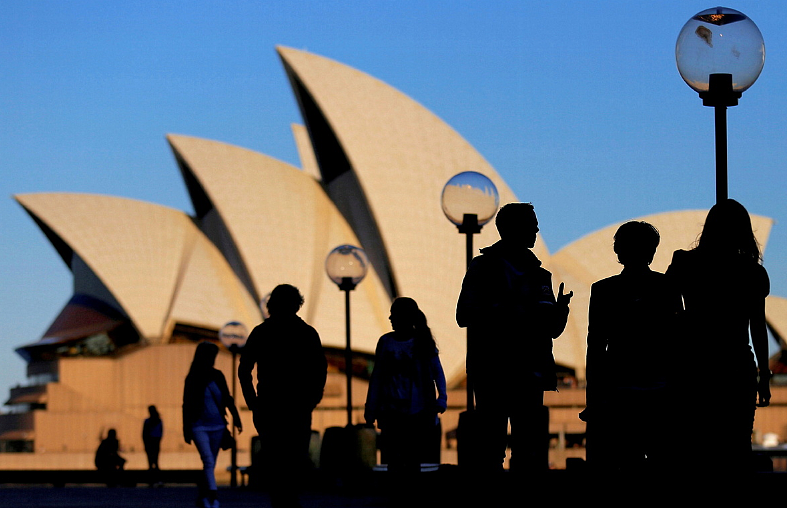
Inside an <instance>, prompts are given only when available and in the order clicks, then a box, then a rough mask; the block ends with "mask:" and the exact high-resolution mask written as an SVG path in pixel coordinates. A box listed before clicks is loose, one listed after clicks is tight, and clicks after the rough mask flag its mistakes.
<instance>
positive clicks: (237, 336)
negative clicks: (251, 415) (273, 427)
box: [219, 321, 248, 488]
mask: <svg viewBox="0 0 787 508" xmlns="http://www.w3.org/2000/svg"><path fill="white" fill-rule="evenodd" d="M247 338H248V333H247V330H246V327H245V326H244V325H243V323H240V322H238V321H230V322H229V323H227V324H225V325H224V326H222V327H221V329H220V330H219V340H221V342H222V344H224V345H225V346H226V347H227V349H228V350H229V351H230V353H231V354H232V398H233V400H237V397H236V393H235V392H236V385H237V376H238V367H237V357H238V353H239V352H240V351H241V349H242V348H243V346H244V345H245V344H246V339H247ZM235 423H236V422H234V421H233V422H232V425H230V427H232V440H233V441H234V442H235V444H234V445H233V447H232V450H230V461H231V462H230V464H231V465H230V487H232V488H235V487H237V486H238V475H237V471H238V445H237V439H236V429H235Z"/></svg>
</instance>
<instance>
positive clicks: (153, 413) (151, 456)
mask: <svg viewBox="0 0 787 508" xmlns="http://www.w3.org/2000/svg"><path fill="white" fill-rule="evenodd" d="M148 415H149V416H148V417H147V418H145V422H144V423H143V424H142V444H143V445H144V446H145V455H147V458H148V470H149V471H150V472H151V473H152V474H153V476H152V477H151V479H150V482H151V484H152V483H154V482H155V481H156V479H157V472H158V470H159V467H158V456H159V452H160V451H161V438H162V436H163V435H164V422H162V421H161V416H160V415H159V413H158V410H157V409H156V406H148Z"/></svg>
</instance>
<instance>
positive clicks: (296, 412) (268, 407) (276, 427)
mask: <svg viewBox="0 0 787 508" xmlns="http://www.w3.org/2000/svg"><path fill="white" fill-rule="evenodd" d="M302 305H303V296H302V295H301V293H300V291H299V290H298V288H296V287H294V286H291V285H289V284H281V285H278V286H276V287H275V288H274V289H273V291H271V295H270V298H269V299H268V313H269V315H270V317H269V318H267V319H266V320H265V321H263V322H262V323H260V324H259V325H257V326H256V327H254V329H253V330H252V331H251V333H250V334H249V338H248V340H247V341H246V345H245V346H244V347H243V351H242V353H241V358H240V363H239V365H238V379H239V380H240V385H241V389H242V391H243V397H244V398H245V399H246V405H247V406H248V407H249V409H250V410H251V411H252V412H253V416H254V426H255V427H256V428H257V432H258V433H259V436H260V444H261V446H262V449H261V452H260V457H261V458H262V460H263V477H264V478H265V479H266V481H267V483H268V487H269V491H270V495H271V501H272V504H273V506H274V507H279V506H285V507H294V506H300V501H299V492H298V491H299V484H298V480H299V479H300V478H302V475H303V473H304V472H306V471H307V468H308V465H309V441H310V439H311V423H312V411H313V410H314V408H315V407H317V404H318V403H319V402H320V400H322V395H323V390H324V388H325V381H326V378H327V375H328V362H327V360H326V358H325V353H324V352H323V349H322V343H321V342H320V336H319V334H318V333H317V330H315V329H314V328H312V327H311V326H310V325H308V324H306V322H305V321H303V320H302V319H301V318H300V317H299V316H298V315H297V313H298V311H299V310H300V308H301V306H302ZM293 362H294V363H293ZM255 365H256V367H257V385H256V387H255V385H254V380H253V377H252V371H253V369H254V367H255Z"/></svg>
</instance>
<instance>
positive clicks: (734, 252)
mask: <svg viewBox="0 0 787 508" xmlns="http://www.w3.org/2000/svg"><path fill="white" fill-rule="evenodd" d="M695 249H696V250H698V251H700V252H702V253H703V254H707V255H716V256H723V257H726V256H743V257H744V258H747V259H751V260H753V261H756V262H758V263H760V262H762V253H761V251H760V245H759V243H758V242H757V238H755V236H754V231H753V228H752V225H751V217H750V216H749V212H748V211H746V208H745V207H744V206H743V205H742V204H740V203H739V202H737V201H735V200H734V199H726V200H724V201H721V202H720V203H717V204H715V205H713V207H711V209H710V211H709V212H708V217H707V218H706V219H705V225H704V226H703V228H702V233H701V234H700V238H699V240H698V241H697V246H696V247H695Z"/></svg>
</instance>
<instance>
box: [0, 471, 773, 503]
mask: <svg viewBox="0 0 787 508" xmlns="http://www.w3.org/2000/svg"><path fill="white" fill-rule="evenodd" d="M362 476H363V478H358V479H356V480H354V481H353V482H352V484H348V483H344V484H323V485H320V486H312V487H311V488H308V489H307V490H306V491H305V492H304V493H303V495H302V496H301V503H302V506H303V508H312V507H314V508H317V507H320V508H323V507H324V508H334V507H337V508H339V507H342V508H378V507H380V508H382V507H396V506H407V507H408V508H414V507H427V506H428V507H447V506H488V507H492V506H503V505H508V504H509V503H514V504H519V505H523V503H527V502H528V501H539V502H543V501H551V502H554V503H560V504H561V505H566V504H567V503H571V504H573V503H583V504H584V503H587V502H590V501H606V502H610V503H613V504H615V505H617V504H618V503H621V502H626V503H629V502H633V503H635V504H637V505H639V506H643V505H644V506H655V505H663V503H664V502H668V501H670V500H672V501H675V500H680V502H681V503H684V502H686V501H703V502H705V503H708V502H711V503H713V502H714V500H715V501H718V502H722V500H724V499H727V500H728V499H729V496H731V495H735V494H736V493H748V494H749V495H751V494H752V493H753V492H757V498H758V499H760V500H761V501H764V500H774V501H775V500H778V499H780V498H781V495H780V494H779V492H780V490H781V488H782V487H783V485H784V484H785V481H786V480H787V475H785V473H758V474H754V475H751V476H749V477H747V478H740V477H738V478H726V479H723V480H720V479H718V478H710V477H704V476H703V475H702V474H701V473H698V474H697V475H696V477H692V478H662V479H660V480H654V479H643V478H626V477H624V476H622V477H617V478H615V479H610V478H600V477H596V478H591V477H588V476H586V475H585V474H582V473H577V472H570V471H566V470H553V471H550V472H549V473H548V474H545V475H542V476H540V477H538V478H526V477H516V476H512V475H509V474H504V475H503V476H501V477H499V478H498V479H497V480H491V479H488V478H487V479H479V478H477V477H470V476H468V475H465V474H462V473H461V472H459V471H458V470H456V468H449V469H444V470H441V471H439V472H435V473H422V474H421V475H420V477H419V479H418V481H417V482H415V483H412V484H410V485H408V486H402V485H401V484H398V483H397V484H396V488H388V485H387V477H386V476H384V475H381V474H374V475H369V476H367V475H362ZM392 492H393V494H391V493H392ZM196 496H197V489H196V487H194V486H191V485H166V486H163V487H159V488H150V487H147V486H139V487H118V488H106V487H104V486H99V485H85V486H66V487H59V488H58V487H47V486H15V485H5V486H2V487H0V506H2V507H6V506H8V507H12V506H13V507H17V506H23V507H25V508H91V507H96V508H98V507H101V508H104V507H109V506H111V507H113V508H137V507H139V508H143V507H144V508H158V507H162V508H163V507H188V508H191V507H192V506H194V501H195V499H196ZM219 499H220V501H221V506H222V507H223V508H252V507H254V508H266V507H269V506H271V505H270V499H269V497H268V494H267V493H265V492H261V491H256V490H253V489H249V488H236V489H231V488H228V487H222V488H221V489H220V490H219ZM706 505H707V504H706Z"/></svg>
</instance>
